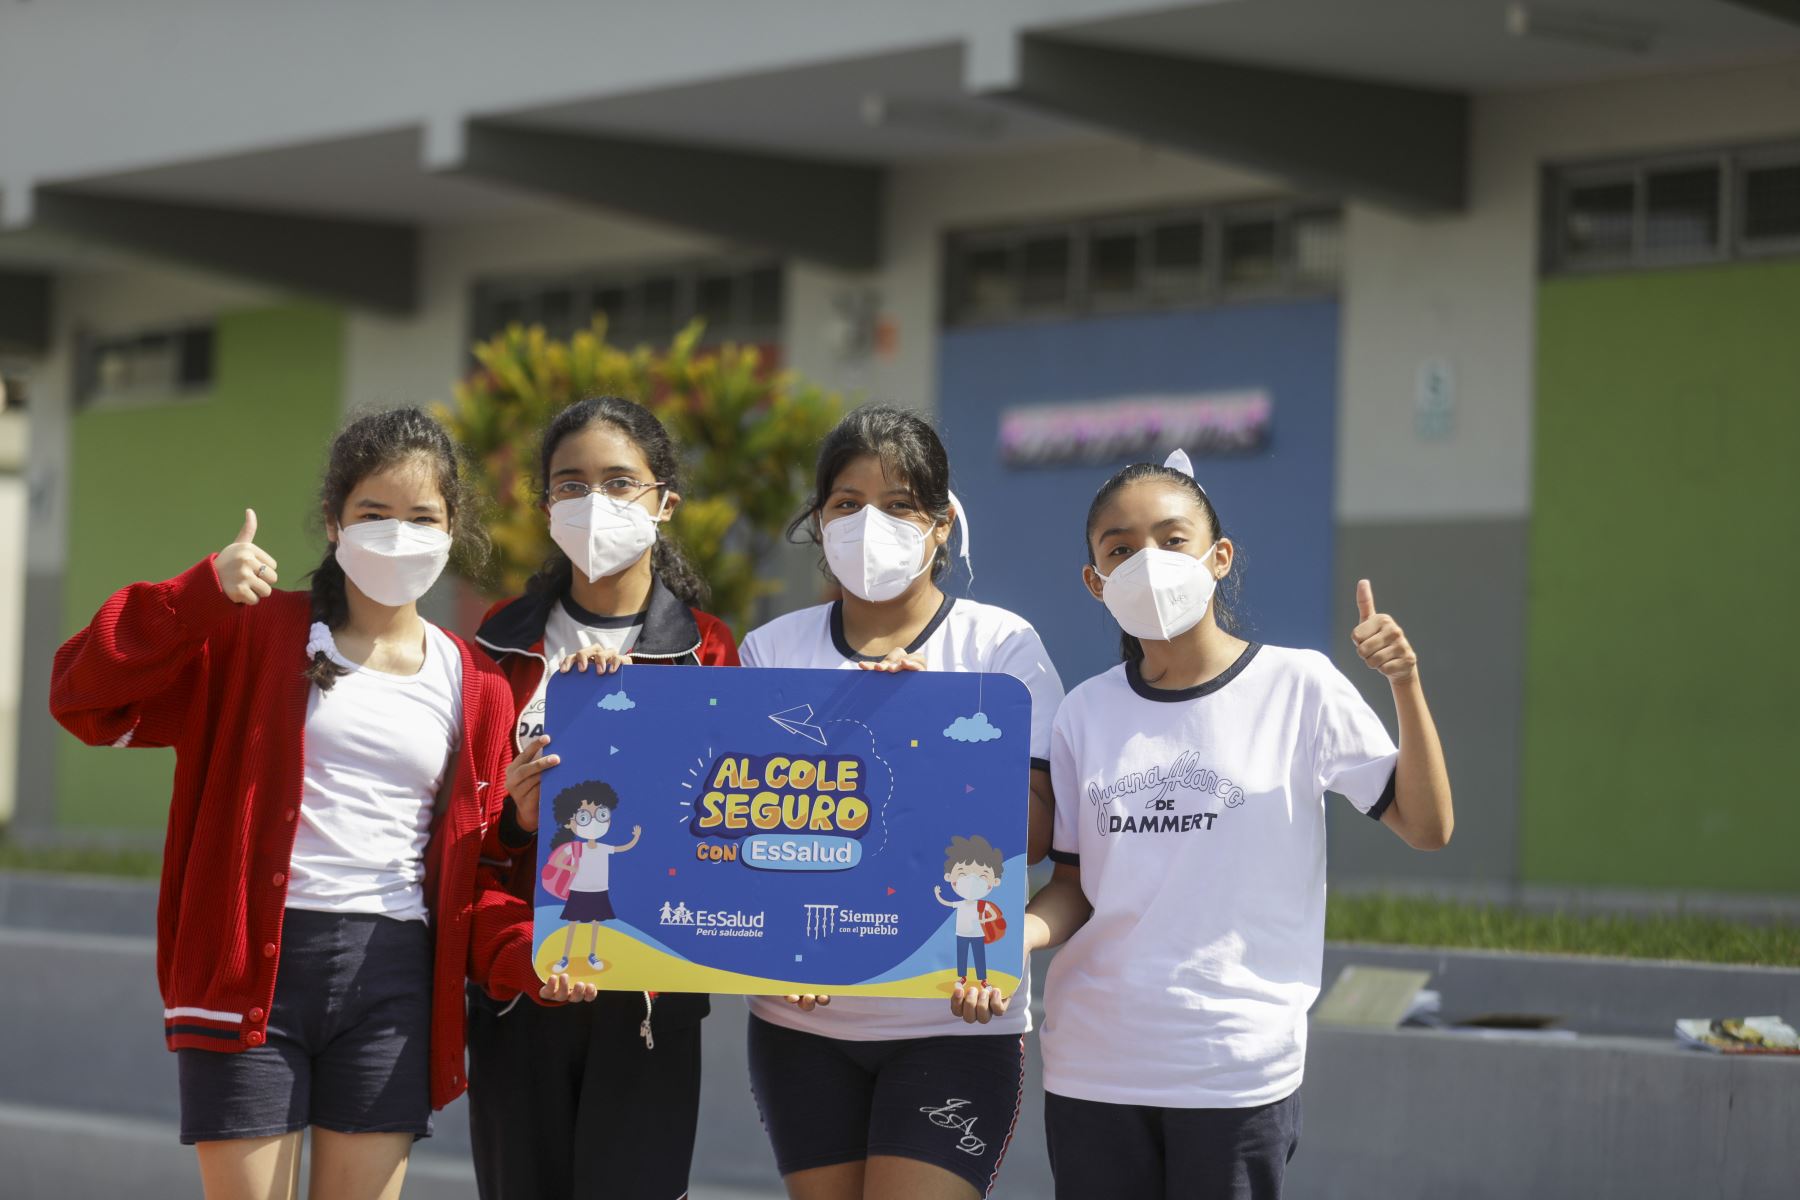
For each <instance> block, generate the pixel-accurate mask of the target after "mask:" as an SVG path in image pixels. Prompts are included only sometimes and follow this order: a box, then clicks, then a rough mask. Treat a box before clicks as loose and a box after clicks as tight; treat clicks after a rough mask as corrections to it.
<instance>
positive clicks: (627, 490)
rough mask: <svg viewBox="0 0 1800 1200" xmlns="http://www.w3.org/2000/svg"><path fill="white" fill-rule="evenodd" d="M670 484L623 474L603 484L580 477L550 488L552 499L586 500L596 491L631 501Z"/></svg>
mask: <svg viewBox="0 0 1800 1200" xmlns="http://www.w3.org/2000/svg"><path fill="white" fill-rule="evenodd" d="M668 486H669V485H668V484H666V483H663V482H661V481H659V480H654V479H653V480H651V481H650V482H649V483H644V482H642V481H640V480H636V479H633V478H632V477H631V476H629V475H621V476H619V477H618V478H617V479H609V480H607V481H606V482H605V483H602V484H587V483H583V482H582V481H581V480H579V479H565V480H563V481H562V482H561V483H559V484H557V485H556V486H555V487H553V488H551V489H550V499H552V500H585V499H586V498H587V497H588V496H590V495H592V494H593V493H595V492H599V493H600V494H601V495H602V496H605V497H606V498H607V499H608V500H619V501H624V502H629V501H632V500H636V499H637V498H638V497H639V496H642V495H643V494H644V493H645V492H647V491H649V490H650V489H651V488H666V487H668Z"/></svg>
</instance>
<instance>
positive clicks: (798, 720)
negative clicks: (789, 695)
mask: <svg viewBox="0 0 1800 1200" xmlns="http://www.w3.org/2000/svg"><path fill="white" fill-rule="evenodd" d="M812 715H813V706H812V705H810V704H796V705H795V706H794V707H792V708H784V709H782V710H781V711H780V712H778V713H770V714H769V720H771V721H773V722H775V723H776V724H777V725H779V726H781V727H782V728H783V729H785V730H787V731H788V732H789V733H797V734H799V735H800V736H801V737H803V738H811V739H812V740H813V741H815V742H817V743H819V745H821V746H823V745H825V731H824V730H823V729H821V728H819V726H817V725H815V724H813V723H812Z"/></svg>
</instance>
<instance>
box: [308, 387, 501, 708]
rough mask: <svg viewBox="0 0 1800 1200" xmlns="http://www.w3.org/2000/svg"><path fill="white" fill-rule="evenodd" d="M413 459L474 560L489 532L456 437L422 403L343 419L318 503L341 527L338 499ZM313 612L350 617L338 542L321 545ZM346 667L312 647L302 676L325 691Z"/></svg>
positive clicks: (332, 618) (333, 624) (332, 622)
mask: <svg viewBox="0 0 1800 1200" xmlns="http://www.w3.org/2000/svg"><path fill="white" fill-rule="evenodd" d="M413 459H416V460H418V461H420V462H422V463H425V464H427V465H428V466H429V467H430V468H431V470H432V473H433V475H434V476H435V478H436V481H437V485H438V490H439V491H440V492H441V493H442V494H443V498H444V508H445V510H446V516H447V518H448V521H447V524H448V526H449V532H450V534H451V535H452V536H453V537H454V538H455V545H456V548H457V552H458V554H459V555H460V556H461V557H462V559H463V561H464V562H465V563H469V564H475V563H478V562H479V561H480V559H481V558H482V557H483V556H484V554H485V552H486V549H487V535H486V532H485V531H484V530H483V529H482V528H481V525H480V523H479V522H478V521H476V520H475V519H474V518H475V507H476V506H475V504H474V500H473V493H472V492H471V491H470V489H469V486H468V483H467V481H466V480H465V478H464V476H463V473H462V471H461V469H460V466H461V464H460V463H459V461H458V458H457V451H456V443H455V442H453V441H451V440H450V435H449V434H448V433H446V432H444V427H443V426H441V425H439V424H438V423H437V422H436V421H434V420H432V419H431V417H430V416H429V415H427V414H426V413H425V412H424V411H423V410H422V409H418V408H394V409H388V410H387V411H385V412H373V413H368V414H366V415H364V416H360V417H357V418H356V419H355V420H353V421H351V422H350V423H349V424H348V425H346V426H344V428H343V429H342V430H341V431H340V432H339V433H338V435H337V437H335V438H333V439H332V442H331V451H330V453H329V454H328V455H326V458H325V475H324V478H323V479H322V480H321V481H320V484H319V505H320V508H321V509H322V510H323V512H324V513H325V514H326V515H327V517H328V518H329V519H330V520H331V521H333V522H334V523H336V524H337V526H338V528H339V529H342V528H343V520H344V505H345V504H347V503H348V502H349V500H350V494H351V493H352V492H353V491H355V490H356V486H357V485H358V484H360V483H361V482H362V481H363V480H365V479H367V478H368V477H369V476H371V475H375V474H378V473H380V472H382V471H385V470H387V469H389V468H390V467H393V466H396V465H398V464H400V463H403V462H406V461H409V460H413ZM312 619H313V620H314V621H316V622H320V623H322V624H324V625H325V626H326V627H327V628H329V629H333V630H336V629H341V628H342V627H343V626H344V624H345V622H347V621H348V620H349V619H350V597H349V591H348V584H347V581H346V579H345V577H344V568H343V567H341V566H339V565H338V560H337V546H336V545H328V546H326V548H325V557H324V558H323V559H322V560H321V561H320V563H319V565H318V566H317V567H316V568H314V570H313V572H312ZM344 674H347V672H346V671H345V670H344V668H343V667H340V666H338V664H337V663H335V662H333V661H332V659H331V656H330V655H329V654H327V653H326V652H325V651H323V650H318V651H315V652H314V653H313V656H312V661H311V662H309V663H308V664H307V667H306V677H307V678H308V679H310V680H312V682H313V683H315V684H317V685H318V687H319V689H320V690H321V691H329V690H330V689H331V686H332V684H334V683H336V682H337V679H338V677H339V676H341V675H344Z"/></svg>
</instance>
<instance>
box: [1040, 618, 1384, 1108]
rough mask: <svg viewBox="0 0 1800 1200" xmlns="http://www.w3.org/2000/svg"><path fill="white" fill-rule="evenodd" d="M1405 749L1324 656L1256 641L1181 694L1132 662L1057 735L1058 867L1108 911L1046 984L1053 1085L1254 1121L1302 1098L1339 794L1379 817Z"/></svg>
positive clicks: (1075, 707) (1066, 716)
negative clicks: (1266, 1109) (1075, 874)
mask: <svg viewBox="0 0 1800 1200" xmlns="http://www.w3.org/2000/svg"><path fill="white" fill-rule="evenodd" d="M1398 756H1399V751H1398V750H1397V749H1396V748H1395V746H1394V742H1393V740H1392V739H1391V738H1390V737H1389V736H1388V733H1387V730H1386V729H1385V728H1383V727H1382V724H1381V721H1380V720H1379V719H1378V718H1377V717H1376V715H1375V713H1374V712H1373V711H1372V710H1371V709H1370V708H1369V706H1368V704H1366V703H1365V702H1364V701H1363V698H1362V697H1361V696H1360V695H1359V694H1358V693H1357V691H1356V689H1355V688H1354V687H1353V686H1351V683H1350V681H1349V680H1348V679H1346V678H1344V676H1343V675H1342V674H1340V673H1339V672H1338V670H1337V669H1336V668H1335V667H1333V666H1332V665H1331V662H1330V660H1329V659H1327V658H1326V657H1325V656H1324V655H1322V654H1319V653H1317V652H1316V651H1312V650H1291V649H1284V648H1282V647H1278V646H1257V645H1251V646H1249V647H1248V648H1247V649H1246V650H1245V651H1244V652H1243V654H1242V655H1241V656H1240V657H1239V658H1238V659H1237V661H1236V662H1235V663H1234V664H1233V665H1232V666H1231V667H1230V668H1228V669H1227V670H1226V671H1224V672H1223V673H1221V674H1220V675H1219V676H1218V677H1217V678H1215V679H1212V680H1209V681H1208V682H1207V683H1204V684H1202V685H1200V686H1198V687H1194V688H1188V689H1185V690H1179V691H1176V690H1168V691H1164V690H1160V689H1156V688H1153V687H1151V686H1150V685H1148V684H1146V683H1145V682H1144V680H1143V679H1142V678H1141V677H1140V676H1139V674H1138V672H1137V670H1136V667H1135V665H1134V664H1122V665H1120V666H1118V667H1114V668H1113V669H1112V670H1110V671H1107V672H1106V673H1105V674H1103V675H1098V676H1095V677H1094V678H1093V679H1090V680H1088V681H1087V682H1086V683H1083V684H1082V685H1081V686H1080V687H1077V688H1076V689H1075V690H1074V691H1072V692H1070V693H1069V697H1068V699H1067V700H1065V701H1064V702H1063V706H1062V710H1061V711H1060V712H1059V713H1058V714H1057V718H1056V724H1055V728H1054V730H1053V731H1052V733H1051V739H1050V774H1051V779H1052V781H1053V783H1054V785H1055V788H1056V826H1055V832H1054V835H1053V839H1052V842H1051V847H1052V849H1051V856H1052V857H1053V858H1055V859H1056V860H1057V861H1058V862H1060V863H1076V864H1078V865H1079V867H1080V870H1081V888H1082V891H1083V892H1084V893H1085V894H1086V896H1087V898H1088V901H1089V902H1090V903H1091V904H1092V905H1093V906H1094V912H1093V916H1092V917H1090V918H1089V919H1088V922H1087V924H1085V925H1084V926H1082V927H1081V928H1080V929H1079V930H1077V931H1076V933H1075V935H1074V936H1073V937H1071V938H1070V939H1069V941H1068V943H1067V944H1066V945H1064V946H1063V947H1062V948H1061V950H1059V951H1058V952H1057V955H1056V958H1055V960H1054V961H1053V962H1052V963H1051V965H1050V975H1049V978H1048V979H1047V980H1046V981H1045V984H1044V1028H1043V1032H1042V1035H1041V1038H1042V1048H1043V1055H1044V1087H1045V1089H1046V1090H1047V1091H1050V1092H1054V1093H1055V1094H1057V1095H1059V1096H1068V1097H1072V1098H1074V1099H1080V1100H1093V1101H1099V1102H1102V1103H1110V1104H1137V1105H1150V1106H1154V1107H1161V1108H1248V1107H1251V1106H1255V1105H1261V1104H1270V1103H1273V1102H1274V1101H1277V1100H1280V1099H1282V1098H1284V1097H1286V1096H1287V1095H1289V1094H1290V1093H1292V1092H1293V1091H1294V1090H1295V1089H1296V1088H1298V1087H1299V1086H1300V1080H1301V1075H1302V1071H1303V1068H1304V1066H1305V1059H1306V1011H1307V1009H1308V1008H1309V1007H1311V1005H1312V1002H1313V1000H1314V998H1315V997H1317V995H1318V993H1319V972H1320V968H1321V961H1322V958H1323V955H1324V948H1325V793H1327V792H1336V793H1339V794H1341V795H1343V796H1344V797H1346V798H1347V799H1348V800H1349V801H1350V803H1351V804H1353V805H1354V806H1355V807H1356V808H1357V809H1358V810H1360V811H1362V812H1364V813H1366V814H1368V815H1370V816H1374V817H1379V816H1380V814H1381V812H1382V811H1383V810H1384V809H1385V808H1386V807H1387V805H1388V804H1389V803H1391V801H1392V797H1393V791H1392V788H1393V778H1394V768H1395V763H1396V761H1397V759H1398Z"/></svg>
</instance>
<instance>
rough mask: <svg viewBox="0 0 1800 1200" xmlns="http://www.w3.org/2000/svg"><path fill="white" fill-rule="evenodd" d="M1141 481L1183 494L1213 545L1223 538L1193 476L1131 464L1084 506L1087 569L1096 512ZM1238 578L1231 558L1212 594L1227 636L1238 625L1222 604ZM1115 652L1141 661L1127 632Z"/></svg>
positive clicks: (1232, 596) (1234, 594)
mask: <svg viewBox="0 0 1800 1200" xmlns="http://www.w3.org/2000/svg"><path fill="white" fill-rule="evenodd" d="M1145 482H1153V483H1166V484H1169V485H1170V486H1171V487H1175V488H1178V489H1179V490H1181V491H1183V492H1185V493H1187V495H1188V496H1189V497H1191V498H1192V499H1193V501H1194V503H1196V504H1198V505H1199V506H1200V512H1201V514H1202V515H1203V516H1205V518H1206V524H1207V527H1208V529H1210V530H1211V532H1212V540H1213V541H1215V542H1216V541H1218V540H1219V539H1220V538H1223V537H1224V536H1225V526H1224V524H1223V523H1222V522H1221V521H1220V520H1219V510H1218V509H1216V508H1214V507H1213V502H1212V497H1211V496H1208V495H1207V494H1206V489H1205V488H1203V487H1201V486H1200V484H1199V483H1198V482H1197V481H1196V480H1195V479H1194V477H1193V476H1191V475H1186V474H1183V473H1182V472H1180V471H1177V470H1176V469H1175V468H1173V467H1163V466H1158V465H1156V464H1155V463H1132V464H1131V465H1130V466H1128V467H1125V468H1122V469H1121V470H1119V471H1118V472H1117V473H1116V474H1114V475H1113V477H1112V478H1111V479H1108V480H1107V481H1106V482H1105V483H1103V484H1101V485H1100V490H1099V491H1097V492H1095V493H1094V502H1093V503H1092V504H1090V505H1088V514H1087V531H1086V535H1085V536H1084V537H1083V538H1082V547H1081V549H1082V553H1084V554H1086V555H1087V562H1088V566H1090V567H1093V566H1096V564H1095V561H1094V529H1095V527H1096V526H1098V525H1099V524H1100V510H1101V509H1103V508H1105V507H1106V506H1107V504H1108V503H1110V502H1111V500H1112V498H1113V497H1114V496H1116V495H1118V494H1119V492H1121V491H1122V490H1124V489H1125V488H1127V487H1129V486H1130V485H1132V484H1134V483H1145ZM1238 575H1239V572H1238V570H1237V560H1236V558H1235V557H1234V558H1233V560H1232V571H1231V573H1230V574H1229V575H1227V576H1226V577H1225V578H1224V579H1222V580H1220V581H1219V586H1218V589H1217V590H1216V591H1214V592H1213V602H1212V608H1213V620H1214V621H1216V622H1218V625H1219V628H1220V629H1223V630H1225V631H1226V632H1228V633H1229V632H1233V631H1235V630H1236V629H1237V624H1238V623H1237V618H1236V617H1234V616H1233V615H1232V612H1231V608H1230V607H1229V606H1228V605H1227V604H1226V601H1227V600H1229V601H1230V602H1231V604H1233V605H1235V604H1236V603H1237V601H1238ZM1119 652H1120V654H1121V655H1123V656H1124V658H1125V660H1126V661H1127V662H1143V661H1144V647H1143V645H1142V644H1141V643H1140V642H1139V641H1138V640H1137V639H1136V638H1134V637H1132V636H1131V635H1130V634H1129V633H1124V632H1121V633H1120V634H1119Z"/></svg>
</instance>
